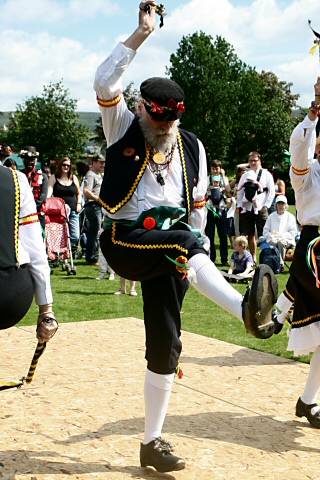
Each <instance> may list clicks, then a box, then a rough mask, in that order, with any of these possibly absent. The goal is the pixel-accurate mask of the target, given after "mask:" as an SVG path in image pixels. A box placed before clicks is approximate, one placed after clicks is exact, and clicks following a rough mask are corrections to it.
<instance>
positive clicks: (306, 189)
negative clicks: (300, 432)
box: [276, 77, 320, 428]
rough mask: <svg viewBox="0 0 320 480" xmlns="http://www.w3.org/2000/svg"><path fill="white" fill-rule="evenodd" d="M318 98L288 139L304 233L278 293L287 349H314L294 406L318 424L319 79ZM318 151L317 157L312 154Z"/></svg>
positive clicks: (301, 351) (307, 351)
mask: <svg viewBox="0 0 320 480" xmlns="http://www.w3.org/2000/svg"><path fill="white" fill-rule="evenodd" d="M314 89H315V101H314V102H312V105H311V108H310V109H309V112H308V114H307V116H306V117H305V119H304V120H303V121H302V122H300V123H299V124H298V125H297V126H296V127H295V129H294V130H293V132H292V135H291V139H290V153H291V167H290V179H291V183H292V186H293V189H294V193H295V198H296V208H297V218H298V221H299V223H300V225H301V235H300V238H299V241H298V243H297V246H296V249H295V255H294V259H293V262H292V265H291V268H290V278H289V280H288V283H287V285H286V289H285V291H284V292H283V293H282V294H281V295H280V296H279V299H278V301H277V307H278V308H279V310H280V313H279V315H278V322H279V324H278V325H280V328H278V325H277V330H276V333H278V332H279V331H280V330H281V326H282V324H283V322H284V320H285V318H286V315H287V312H288V311H289V310H290V308H291V307H292V304H293V302H294V311H293V318H292V325H291V330H290V336H289V343H288V350H292V351H293V352H294V355H295V356H298V355H309V354H310V353H313V355H312V358H311V361H310V371H309V375H308V378H307V382H306V385H305V388H304V391H303V394H302V395H301V397H300V398H299V399H298V401H297V404H296V415H297V416H298V417H306V418H307V420H308V421H309V423H310V424H311V426H313V427H315V428H320V407H319V405H318V403H317V401H318V395H319V392H320V288H319V287H320V279H319V271H320V264H319V253H320V237H319V227H320V208H319V205H320V145H319V139H318V140H317V139H316V125H317V122H318V116H319V114H320V77H318V79H317V82H316V83H315V85H314ZM314 154H315V155H314Z"/></svg>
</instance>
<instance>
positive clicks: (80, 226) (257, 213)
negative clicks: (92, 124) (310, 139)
mask: <svg viewBox="0 0 320 480" xmlns="http://www.w3.org/2000/svg"><path fill="white" fill-rule="evenodd" d="M14 157H15V155H14V151H13V149H12V148H11V146H9V145H0V164H3V165H4V166H6V167H8V168H12V169H16V168H17V162H16V160H15V158H14ZM19 157H20V158H21V159H22V160H23V172H24V173H25V175H26V177H27V178H28V182H29V184H30V186H31V188H32V191H33V195H34V199H35V201H36V205H37V210H38V214H39V218H40V222H41V225H42V228H43V231H44V230H45V216H44V211H45V202H46V199H47V198H49V197H51V196H53V197H59V198H62V199H63V200H64V202H65V204H66V206H67V207H66V208H67V210H68V225H69V232H70V240H71V246H72V252H73V255H74V256H76V255H77V252H78V251H79V250H78V249H79V244H80V243H81V246H82V250H83V252H84V255H85V261H86V263H87V264H88V265H97V266H99V268H100V272H99V276H98V277H97V279H99V280H102V279H104V278H109V279H110V280H113V279H114V278H115V274H114V272H113V271H112V269H111V268H110V267H109V266H108V265H107V264H106V262H105V259H104V258H102V257H103V255H102V252H101V250H100V249H99V235H100V233H101V229H102V224H103V217H104V211H103V209H102V208H101V205H100V202H99V192H100V187H101V183H102V178H103V171H104V166H105V159H104V157H103V156H102V155H100V154H97V155H92V156H91V159H90V161H89V162H84V161H78V162H77V163H76V164H75V165H74V164H73V163H72V161H71V159H70V158H69V157H68V156H64V157H62V158H60V159H57V160H52V161H50V162H49V165H42V164H41V155H40V153H39V152H38V151H37V149H36V148H35V147H34V146H28V147H26V148H25V149H23V150H21V151H20V152H19ZM74 167H75V168H74ZM285 194H286V185H285V182H284V181H283V180H282V179H281V178H280V175H279V172H278V171H277V170H273V171H272V172H270V171H269V170H267V169H266V168H264V167H263V165H262V158H261V155H260V154H259V153H258V152H250V153H249V155H248V162H247V163H242V164H238V165H237V166H236V169H235V172H234V176H232V178H231V179H230V181H229V179H228V177H227V175H226V173H225V170H224V168H223V165H222V163H221V162H220V161H219V160H217V159H214V160H212V161H211V162H210V166H209V172H208V189H207V225H206V230H205V233H206V235H207V237H208V239H209V242H210V258H211V260H212V261H213V262H218V259H217V251H216V244H215V242H216V241H218V245H219V253H220V259H219V260H220V265H221V266H229V273H231V272H232V271H235V270H237V261H238V260H239V259H238V257H239V255H240V260H241V259H243V261H244V259H247V258H248V255H250V258H249V263H248V265H249V267H250V268H251V264H253V265H254V264H256V262H257V249H258V243H257V240H258V239H259V240H260V244H261V242H262V240H264V241H265V242H267V244H270V246H272V247H273V248H276V249H277V250H278V252H279V256H280V259H281V260H280V262H281V270H283V269H284V262H285V257H286V252H287V251H288V249H292V248H294V246H295V243H296V238H297V236H298V234H299V233H298V227H297V222H296V219H295V217H294V215H292V214H291V213H289V212H288V211H287V209H288V202H287V198H286V196H285ZM216 236H217V238H216ZM80 240H82V242H80ZM229 241H230V245H231V247H232V248H233V250H234V253H233V254H232V255H231V256H230V258H229V257H228V242H229ZM264 245H266V244H265V243H264ZM84 247H85V248H84ZM247 248H248V250H247ZM242 250H243V251H242ZM235 259H236V262H235ZM250 268H249V269H250ZM243 271H244V272H246V268H245V269H244V270H243ZM241 273H242V274H243V272H241ZM125 291H126V289H125V280H124V279H122V280H121V284H120V289H119V291H118V292H116V293H124V292H125ZM129 291H130V292H131V294H132V295H133V296H134V295H135V291H136V290H135V285H133V286H132V285H131V286H130V289H129Z"/></svg>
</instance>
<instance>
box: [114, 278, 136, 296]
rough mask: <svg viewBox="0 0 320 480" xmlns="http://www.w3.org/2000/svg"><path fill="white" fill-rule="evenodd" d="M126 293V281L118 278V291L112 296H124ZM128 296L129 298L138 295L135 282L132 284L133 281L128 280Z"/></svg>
mask: <svg viewBox="0 0 320 480" xmlns="http://www.w3.org/2000/svg"><path fill="white" fill-rule="evenodd" d="M126 293H127V292H126V279H125V278H122V277H120V290H117V291H116V292H114V294H115V295H125V294H126ZM129 295H131V297H136V296H137V295H138V294H137V292H136V282H134V281H133V280H130V291H129Z"/></svg>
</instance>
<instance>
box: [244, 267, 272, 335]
mask: <svg viewBox="0 0 320 480" xmlns="http://www.w3.org/2000/svg"><path fill="white" fill-rule="evenodd" d="M277 296H278V284H277V280H276V277H275V275H274V273H273V271H272V270H271V268H270V267H269V266H268V265H264V264H261V265H259V266H258V267H257V268H256V270H255V272H254V276H253V278H252V285H251V288H250V289H249V288H248V289H247V291H246V293H245V295H244V297H243V301H242V318H243V322H244V324H245V327H246V330H247V332H248V333H251V334H252V335H253V336H254V337H256V338H269V337H271V336H272V335H273V331H274V322H273V305H274V304H275V303H276V301H277Z"/></svg>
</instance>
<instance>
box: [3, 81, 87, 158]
mask: <svg viewBox="0 0 320 480" xmlns="http://www.w3.org/2000/svg"><path fill="white" fill-rule="evenodd" d="M76 106H77V101H76V100H74V99H72V98H70V97H69V92H68V90H67V89H66V88H64V86H63V84H62V81H60V82H58V83H50V84H49V85H46V86H44V87H43V91H42V95H40V96H34V97H30V98H28V99H27V100H26V101H25V103H24V104H22V105H20V104H19V105H17V110H16V112H15V114H14V115H13V116H12V118H11V120H10V123H9V131H8V138H7V140H8V142H10V143H12V144H13V145H14V146H15V148H16V149H19V148H23V147H26V146H27V145H34V146H35V147H36V148H37V149H38V151H39V152H40V155H41V160H42V161H44V162H48V160H50V159H57V158H59V157H61V156H63V155H69V156H70V157H71V158H76V157H78V156H79V155H80V154H81V153H82V152H83V148H84V146H85V145H86V143H87V141H88V139H89V135H90V131H89V130H88V129H87V128H86V127H85V126H83V125H82V124H81V123H80V120H79V117H78V114H77V113H76Z"/></svg>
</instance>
